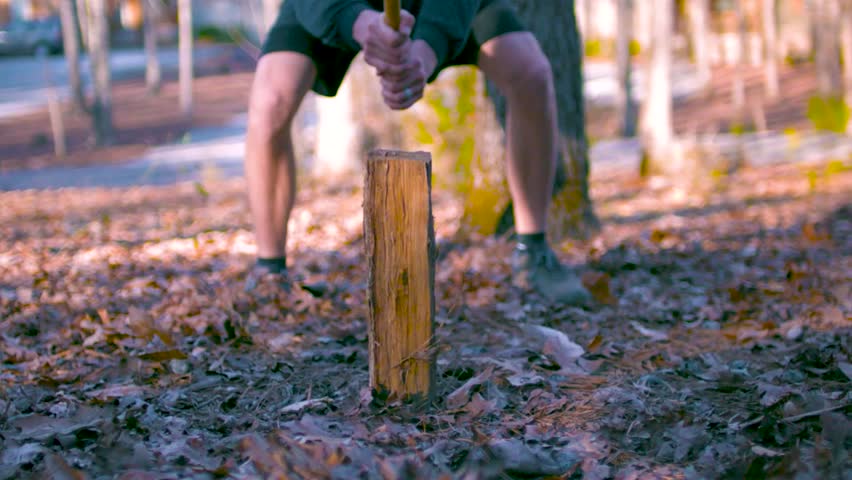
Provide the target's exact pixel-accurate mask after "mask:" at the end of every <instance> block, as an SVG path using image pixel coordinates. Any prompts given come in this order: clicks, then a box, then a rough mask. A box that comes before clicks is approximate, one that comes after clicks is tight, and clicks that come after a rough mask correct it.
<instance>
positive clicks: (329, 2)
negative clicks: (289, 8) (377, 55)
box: [285, 0, 481, 65]
mask: <svg viewBox="0 0 852 480" xmlns="http://www.w3.org/2000/svg"><path fill="white" fill-rule="evenodd" d="M285 1H288V2H292V3H293V7H294V9H295V11H296V17H297V18H298V19H299V23H301V24H302V26H303V27H304V28H305V29H306V30H307V31H308V32H310V34H311V35H313V36H315V37H317V38H319V39H320V40H321V41H322V42H323V43H325V44H327V45H331V46H336V47H341V48H347V49H352V50H356V51H357V50H359V49H360V48H361V47H360V45H358V43H357V42H356V41H355V39H354V38H352V26H353V25H354V24H355V20H356V19H357V18H358V15H359V14H360V13H361V12H362V11H364V10H366V9H368V8H371V9H373V10H378V11H381V10H383V1H382V0H285ZM480 1H481V0H402V8H404V9H405V10H408V11H409V12H411V13H412V14H413V15H414V16H415V18H416V23H415V25H414V31H413V32H412V34H411V36H412V38H414V39H415V40H418V39H419V40H424V41H425V42H426V43H428V44H429V46H430V47H432V50H434V51H435V55H436V56H437V57H438V65H442V64H443V63H444V62H445V61H446V60H447V59H448V58H452V57H455V56H456V55H458V54H459V53H460V52H461V50H462V49H463V48H464V45H465V42H466V41H467V37H468V35H470V29H471V23H472V22H473V18H474V16H475V15H476V12H477V11H478V10H479V6H480Z"/></svg>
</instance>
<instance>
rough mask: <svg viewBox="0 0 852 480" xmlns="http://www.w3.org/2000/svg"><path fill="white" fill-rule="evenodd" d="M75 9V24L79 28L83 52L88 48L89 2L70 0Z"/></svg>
mask: <svg viewBox="0 0 852 480" xmlns="http://www.w3.org/2000/svg"><path fill="white" fill-rule="evenodd" d="M72 1H74V2H75V5H76V7H77V22H78V26H79V28H80V38H81V39H82V40H83V43H84V45H83V50H85V51H88V48H89V13H88V12H89V0H72Z"/></svg>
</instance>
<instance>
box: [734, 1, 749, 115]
mask: <svg viewBox="0 0 852 480" xmlns="http://www.w3.org/2000/svg"><path fill="white" fill-rule="evenodd" d="M735 11H736V14H737V33H738V38H739V42H737V43H738V44H739V47H740V51H739V55H738V57H739V59H738V61H737V64H736V66H735V67H734V85H733V89H732V94H733V103H734V108H736V110H737V112H738V114H740V115H741V114H742V112H743V110H744V108H745V71H744V70H745V68H746V66H747V65H748V54H749V48H748V27H747V24H746V16H745V12H744V11H743V6H742V5H741V4H737V5H736V7H735Z"/></svg>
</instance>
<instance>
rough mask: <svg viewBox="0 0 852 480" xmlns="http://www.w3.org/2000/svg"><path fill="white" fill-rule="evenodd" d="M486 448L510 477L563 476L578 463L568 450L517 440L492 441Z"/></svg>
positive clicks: (575, 456)
mask: <svg viewBox="0 0 852 480" xmlns="http://www.w3.org/2000/svg"><path fill="white" fill-rule="evenodd" d="M487 447H488V450H489V451H490V453H491V455H492V458H493V459H494V460H495V461H497V462H499V464H500V465H502V466H503V469H504V471H505V472H507V473H509V474H511V475H523V476H542V475H563V474H565V473H566V472H568V471H569V470H570V469H571V468H572V467H574V466H576V465H577V464H578V463H579V462H580V459H579V458H578V456H577V455H576V454H575V453H573V452H572V451H571V450H570V448H553V447H550V446H548V445H546V444H543V443H534V444H527V443H525V442H523V441H522V440H519V439H508V440H492V441H490V442H489V443H488V445H487Z"/></svg>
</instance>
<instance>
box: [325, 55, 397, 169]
mask: <svg viewBox="0 0 852 480" xmlns="http://www.w3.org/2000/svg"><path fill="white" fill-rule="evenodd" d="M367 68H369V67H368V66H367V64H366V63H364V62H363V61H362V60H361V57H360V56H359V57H358V59H356V60H355V61H354V62H352V66H351V67H350V71H349V74H347V76H346V78H345V79H344V80H343V84H342V85H341V86H340V89H339V90H338V92H337V95H335V96H334V97H333V98H329V97H323V96H320V95H317V96H316V102H315V105H316V114H317V127H316V144H315V145H316V146H315V149H314V152H315V153H314V158H315V163H314V165H312V169H313V170H314V171H315V172H316V173H317V175H321V176H329V175H330V176H343V175H347V174H350V175H351V174H353V173H357V172H358V170H360V168H361V165H362V162H361V156H362V152H361V143H362V142H361V140H362V136H361V133H360V130H361V125H360V122H359V121H358V118H357V117H356V115H363V110H360V109H357V108H356V105H355V103H356V101H357V99H356V98H355V95H356V89H355V85H354V84H355V83H357V82H356V81H355V80H356V76H358V75H359V74H360V73H362V71H363V70H365V69H367ZM371 80H373V81H375V80H374V78H373V79H371ZM360 93H361V94H364V92H360ZM359 110H360V111H359ZM356 112H358V114H356ZM385 112H387V110H385Z"/></svg>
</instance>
